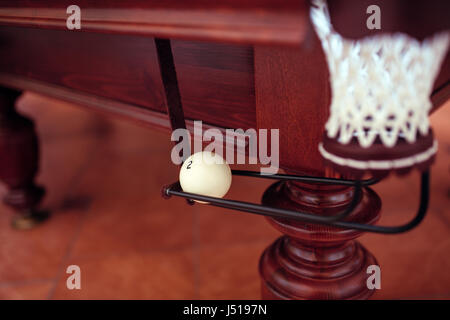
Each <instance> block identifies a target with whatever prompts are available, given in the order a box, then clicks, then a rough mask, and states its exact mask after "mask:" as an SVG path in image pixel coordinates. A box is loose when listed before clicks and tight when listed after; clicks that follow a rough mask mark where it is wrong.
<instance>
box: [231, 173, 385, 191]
mask: <svg viewBox="0 0 450 320" xmlns="http://www.w3.org/2000/svg"><path fill="white" fill-rule="evenodd" d="M231 172H232V173H233V175H237V176H246V177H255V178H263V179H273V180H292V181H301V182H309V183H322V184H338V185H343V186H354V185H355V184H357V183H358V184H360V185H361V186H363V187H365V186H371V185H373V184H375V183H377V182H379V181H380V180H381V179H376V178H372V179H367V180H346V179H337V178H322V177H312V176H295V175H291V174H270V175H268V174H262V173H260V172H257V171H247V170H231Z"/></svg>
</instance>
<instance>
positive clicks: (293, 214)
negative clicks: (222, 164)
mask: <svg viewBox="0 0 450 320" xmlns="http://www.w3.org/2000/svg"><path fill="white" fill-rule="evenodd" d="M249 172H252V171H244V174H242V175H249V174H248V173H249ZM233 173H235V171H233ZM237 174H239V173H237ZM249 176H253V174H251V175H249ZM254 176H257V177H270V176H263V175H260V174H259V173H257V172H256V174H255V175H254ZM287 177H290V176H289V175H284V177H283V178H282V179H284V180H296V181H307V182H311V180H310V179H312V180H313V181H312V182H316V183H327V182H323V180H326V181H328V180H330V178H315V177H297V176H293V177H295V179H288V178H287ZM297 178H298V179H297ZM269 179H275V178H269ZM305 179H307V180H305ZM333 180H340V179H333ZM348 181H350V182H351V184H348ZM339 182H343V184H345V185H353V186H354V187H355V194H354V196H353V198H352V201H351V203H350V205H349V206H348V207H347V208H346V209H345V210H344V211H343V212H341V213H339V214H337V215H334V216H332V217H325V216H318V215H313V214H309V213H305V212H299V211H293V210H287V209H282V208H273V207H267V206H263V205H260V204H254V203H250V202H244V201H236V200H227V199H222V198H215V197H209V196H203V195H198V194H193V193H188V192H183V191H181V187H180V184H179V182H176V183H174V184H172V185H170V186H167V187H165V188H163V195H164V196H165V197H170V196H172V195H173V196H178V197H183V198H186V199H192V200H198V201H204V202H208V203H209V204H211V205H214V206H217V207H222V208H227V209H232V210H238V211H244V212H249V213H253V214H258V215H264V216H269V217H275V218H287V219H294V220H299V221H304V222H310V223H317V224H323V225H331V226H334V227H339V228H346V229H356V230H361V231H367V232H375V233H385V234H396V233H401V232H406V231H408V230H411V229H412V228H414V227H416V226H417V225H418V224H419V223H420V222H422V220H423V219H424V217H425V215H426V213H427V209H428V202H429V193H430V190H429V189H430V188H429V183H430V174H429V171H426V172H424V173H422V176H421V187H420V204H419V209H418V211H417V214H416V216H415V217H414V218H413V219H412V220H411V221H410V222H408V223H406V224H403V225H400V226H376V225H368V224H360V223H356V222H347V221H342V219H344V218H346V217H347V216H348V215H349V214H350V213H351V212H352V211H353V209H354V208H355V207H356V205H357V204H358V203H359V200H360V198H361V194H362V190H361V184H362V182H359V181H351V180H342V181H339ZM371 182H372V180H366V183H371ZM328 184H334V183H328ZM338 184H340V183H338Z"/></svg>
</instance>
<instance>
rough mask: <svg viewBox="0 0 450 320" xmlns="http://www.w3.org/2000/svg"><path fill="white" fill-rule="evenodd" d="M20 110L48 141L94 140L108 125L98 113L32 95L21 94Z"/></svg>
mask: <svg viewBox="0 0 450 320" xmlns="http://www.w3.org/2000/svg"><path fill="white" fill-rule="evenodd" d="M17 109H18V110H19V112H21V113H22V114H24V115H26V116H28V117H31V118H32V119H33V120H34V122H35V124H36V127H37V129H38V131H39V138H40V139H41V140H45V141H53V140H55V139H63V140H64V139H66V138H70V137H80V136H91V137H92V136H93V135H95V134H96V133H99V132H102V131H103V130H104V128H105V126H106V127H107V124H108V122H107V121H105V120H104V118H103V117H101V116H100V115H99V114H98V113H95V112H89V110H87V109H86V108H85V107H81V106H79V105H76V104H73V103H70V102H66V101H63V100H58V99H54V98H50V97H47V96H43V95H39V94H36V93H32V92H25V93H24V94H22V96H21V97H20V98H19V99H18V100H17Z"/></svg>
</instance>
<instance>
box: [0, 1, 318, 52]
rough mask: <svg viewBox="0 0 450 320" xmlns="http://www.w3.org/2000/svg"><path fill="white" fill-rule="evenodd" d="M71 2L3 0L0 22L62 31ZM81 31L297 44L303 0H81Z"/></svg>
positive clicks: (304, 8)
mask: <svg viewBox="0 0 450 320" xmlns="http://www.w3.org/2000/svg"><path fill="white" fill-rule="evenodd" d="M73 4H74V3H73V1H71V0H62V1H51V0H40V1H39V0H38V1H36V0H33V1H30V0H20V1H15V0H13V1H2V3H1V7H0V24H3V25H13V26H25V27H33V28H48V29H59V30H66V19H67V17H68V16H69V15H68V14H67V13H66V8H67V7H68V6H70V5H73ZM76 5H78V6H79V7H80V8H81V12H82V28H81V30H82V31H91V32H103V33H116V34H117V33H122V34H139V35H146V36H151V37H160V38H172V39H189V40H208V41H219V42H232V43H247V44H255V43H259V44H262V43H264V44H271V45H272V44H277V45H291V46H298V45H299V44H300V43H301V41H302V39H303V36H304V32H305V25H306V22H307V21H308V14H309V13H308V2H307V1H306V0H284V1H281V2H279V1H273V0H251V1H241V0H216V1H210V0H171V1H158V0H150V1H149V0H133V1H120V0H97V1H90V0H80V1H77V3H76Z"/></svg>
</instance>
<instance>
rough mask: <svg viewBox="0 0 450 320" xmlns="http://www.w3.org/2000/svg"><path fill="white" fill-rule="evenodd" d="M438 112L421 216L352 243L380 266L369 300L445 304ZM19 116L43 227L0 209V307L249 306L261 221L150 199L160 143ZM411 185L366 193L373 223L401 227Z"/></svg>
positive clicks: (99, 125) (448, 135) (65, 107)
mask: <svg viewBox="0 0 450 320" xmlns="http://www.w3.org/2000/svg"><path fill="white" fill-rule="evenodd" d="M449 106H450V103H449V104H448V106H445V107H443V108H441V109H440V110H439V111H438V112H437V113H436V114H435V115H433V116H432V117H431V122H432V123H433V125H434V130H435V135H436V137H437V138H438V139H439V147H440V149H439V153H438V157H437V161H436V164H435V165H434V167H433V169H432V180H431V185H432V189H431V190H432V191H431V202H430V212H429V216H427V218H426V219H425V221H424V222H423V224H422V225H421V226H419V227H418V228H417V229H415V230H413V231H411V232H408V233H405V234H402V235H396V236H384V235H376V234H366V235H364V236H363V237H361V241H362V243H363V244H364V245H365V246H366V247H367V248H368V249H369V250H370V251H371V252H372V253H374V255H375V256H376V257H377V259H378V261H379V263H380V265H381V271H382V290H380V291H379V292H377V294H376V295H375V296H374V298H375V299H382V298H389V299H400V298H412V299H432V298H443V299H449V298H450V278H449V275H448V270H450V258H449V257H450V256H449V255H448V252H449V250H450V240H449V236H448V235H449V234H450V230H449V228H450V209H449V208H450V201H449V199H450V198H449V196H450V127H449V126H448V119H449V117H450V107H449ZM19 109H20V110H21V111H22V112H23V113H24V114H27V115H30V116H31V117H33V118H35V119H36V122H37V128H38V131H39V133H40V139H41V141H42V165H41V173H40V175H39V177H38V180H39V182H41V183H43V184H45V185H46V187H47V190H48V195H47V197H46V198H45V201H44V206H45V207H48V208H51V209H52V211H53V215H54V216H53V217H52V219H50V220H49V221H48V222H47V223H46V224H43V225H42V226H40V227H39V228H36V229H34V230H31V231H28V232H17V231H15V230H12V229H11V228H10V226H9V223H10V217H11V216H10V214H11V212H10V211H9V210H8V209H7V208H5V207H4V206H2V205H0V231H1V232H0V299H31V298H36V299H43V298H46V297H47V296H48V295H49V292H51V293H52V297H53V298H55V299H103V298H111V299H131V298H136V299H191V298H202V299H227V298H230V299H246V298H250V299H259V298H260V280H259V275H258V271H257V265H258V261H259V257H260V255H261V253H262V251H263V250H264V249H265V248H266V247H267V246H268V245H270V243H272V241H273V240H274V239H275V238H276V237H277V236H278V235H279V233H278V232H277V231H275V230H274V229H273V228H272V227H271V226H269V224H268V223H267V222H266V221H265V219H264V218H262V217H258V216H253V215H250V214H245V213H235V212H233V211H229V210H225V209H220V208H213V207H210V206H204V205H195V206H192V207H191V206H187V205H186V203H185V201H184V200H182V199H171V200H164V199H162V198H161V196H160V190H161V186H162V185H164V184H167V183H170V182H173V181H175V180H176V179H177V175H178V168H177V167H176V166H174V165H172V164H171V163H170V148H171V144H170V143H169V140H170V139H169V138H170V137H169V135H167V134H161V133H158V132H154V131H152V130H149V129H148V128H143V127H139V126H136V125H135V124H133V123H131V122H127V121H119V120H115V118H114V117H103V116H98V115H97V114H96V113H94V112H90V111H86V110H84V109H83V108H82V107H80V108H77V107H75V106H74V105H72V104H70V103H66V102H61V101H59V100H55V99H51V98H46V97H43V96H39V95H36V94H32V93H26V94H25V95H24V96H23V97H22V98H21V99H20V101H19ZM237 169H249V168H248V167H246V166H244V167H237ZM252 169H254V168H252ZM270 183H271V181H266V180H254V179H246V178H238V177H235V178H234V183H233V185H232V188H231V190H230V192H229V194H228V195H227V197H228V198H236V199H243V200H245V201H252V202H259V201H260V198H261V195H262V192H263V191H264V190H265V189H266V188H267V186H268V185H269V184H270ZM418 184H419V176H418V174H417V173H414V174H411V175H408V176H404V177H401V178H399V177H395V176H393V177H390V178H389V179H387V180H385V181H383V182H381V183H380V184H378V185H376V186H375V187H374V189H375V190H376V191H377V192H378V193H379V194H380V196H381V198H382V200H383V214H382V219H381V221H380V223H382V224H395V223H402V222H405V221H407V220H408V219H410V218H412V216H413V215H414V213H415V210H416V208H417V197H418ZM0 189H1V188H0ZM2 190H3V191H4V189H1V190H0V193H1V192H2ZM69 264H78V265H79V266H80V267H81V269H82V285H83V288H82V290H81V291H69V290H67V289H66V287H65V279H66V276H67V275H66V274H65V273H64V270H65V268H66V267H67V265H69ZM58 277H59V282H58V285H57V287H56V288H54V287H53V286H52V285H51V283H52V281H54V280H55V279H57V278H58Z"/></svg>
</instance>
